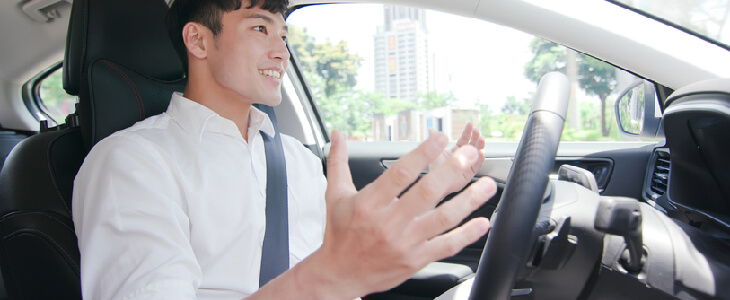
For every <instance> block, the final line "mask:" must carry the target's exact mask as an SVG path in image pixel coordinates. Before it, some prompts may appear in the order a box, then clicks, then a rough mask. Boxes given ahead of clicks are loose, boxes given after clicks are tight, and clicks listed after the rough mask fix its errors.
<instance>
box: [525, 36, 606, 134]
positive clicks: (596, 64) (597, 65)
mask: <svg viewBox="0 0 730 300" xmlns="http://www.w3.org/2000/svg"><path fill="white" fill-rule="evenodd" d="M530 50H531V51H532V54H533V58H532V59H531V60H530V61H529V62H528V63H527V64H525V69H524V75H525V77H526V78H527V79H529V80H530V81H532V82H535V83H538V82H539V81H540V78H542V76H543V75H545V74H547V73H548V72H553V71H558V72H563V73H565V72H566V66H567V62H566V58H567V55H566V51H571V50H568V49H566V48H565V47H563V46H559V45H558V44H556V43H553V42H550V41H547V40H543V39H541V38H537V37H536V38H535V39H533V40H532V42H530ZM576 65H577V69H578V70H577V71H578V84H579V86H580V88H581V89H583V90H585V92H586V94H587V95H591V96H598V98H599V99H600V102H601V104H600V106H599V107H598V108H597V110H598V111H600V120H601V123H599V124H600V125H601V135H602V136H603V137H608V136H610V135H611V133H610V130H611V125H610V124H609V122H608V121H607V120H606V97H608V95H609V94H610V93H611V91H613V89H614V88H615V87H616V75H615V70H616V69H615V68H614V67H613V66H611V65H609V64H608V63H606V62H603V61H600V60H597V59H595V58H593V57H590V56H588V55H585V54H582V53H578V54H577V56H576ZM582 119H584V120H585V119H586V118H585V117H584V118H582ZM611 119H613V118H611Z"/></svg>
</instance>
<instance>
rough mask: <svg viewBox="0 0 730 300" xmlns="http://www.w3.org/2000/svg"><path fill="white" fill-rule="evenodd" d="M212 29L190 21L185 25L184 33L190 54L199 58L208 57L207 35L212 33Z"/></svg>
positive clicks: (184, 39)
mask: <svg viewBox="0 0 730 300" xmlns="http://www.w3.org/2000/svg"><path fill="white" fill-rule="evenodd" d="M210 34H211V32H210V30H207V28H206V27H205V26H203V25H201V24H199V23H195V22H190V23H188V24H185V27H183V30H182V35H183V42H184V43H185V47H187V48H188V55H189V56H192V57H195V58H197V59H205V58H206V57H208V52H207V50H206V49H207V47H206V46H207V44H206V41H205V36H206V35H210Z"/></svg>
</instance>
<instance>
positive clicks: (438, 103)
mask: <svg viewBox="0 0 730 300" xmlns="http://www.w3.org/2000/svg"><path fill="white" fill-rule="evenodd" d="M287 22H288V25H289V43H290V46H291V49H292V52H294V55H295V56H296V57H297V59H298V61H299V65H300V66H301V67H302V73H303V75H304V77H305V80H306V82H307V85H308V87H309V88H310V90H311V91H312V94H313V97H314V99H315V101H316V103H317V105H318V106H319V109H320V111H321V113H322V116H323V119H324V122H325V126H327V127H328V128H327V129H328V130H331V129H338V130H340V131H343V132H344V133H345V134H346V135H347V136H348V139H350V140H360V141H421V140H424V139H425V138H426V137H427V135H428V131H429V129H436V130H439V131H444V132H445V133H446V134H447V135H448V136H449V137H450V138H451V139H452V140H455V139H457V138H458V137H459V134H460V132H461V130H462V129H463V127H464V125H465V124H466V123H467V122H472V123H474V124H475V125H477V126H478V128H480V131H481V132H482V134H483V135H484V136H486V137H487V139H488V140H491V141H517V140H519V139H520V137H521V135H522V129H523V127H524V124H525V121H526V119H527V115H528V113H529V111H530V107H531V101H532V97H533V95H534V93H535V91H536V87H537V83H538V82H539V80H540V78H541V77H542V76H543V75H544V74H546V73H548V72H551V71H559V72H563V73H565V74H566V75H568V78H569V79H570V81H571V86H572V88H571V103H570V105H569V117H568V120H567V122H566V127H565V130H564V132H563V136H562V140H563V141H614V140H624V139H626V137H624V136H621V135H619V131H618V127H617V124H616V118H615V115H614V108H613V107H614V106H613V105H614V102H615V99H616V97H617V95H618V94H619V93H620V92H621V91H622V90H623V89H624V87H626V86H628V85H629V84H631V83H632V82H633V81H634V80H635V78H636V77H635V76H633V75H631V74H630V73H628V72H625V71H623V70H620V69H618V68H615V67H613V66H612V65H610V64H608V63H605V62H602V61H599V60H597V59H594V58H592V57H590V56H587V55H584V54H581V53H577V52H575V51H572V50H570V49H567V48H566V47H564V46H561V45H557V44H555V43H552V42H550V41H547V40H544V39H541V38H538V37H535V36H531V35H528V34H525V33H523V32H520V31H517V30H513V29H511V28H507V27H503V26H499V25H495V24H491V23H488V22H485V21H481V20H475V19H470V18H463V17H460V16H454V15H450V14H445V13H441V12H437V11H429V10H423V9H416V8H409V7H399V6H392V5H369V4H334V5H316V6H308V7H304V8H300V9H298V10H296V11H294V12H293V13H292V14H291V15H290V16H289V18H288V20H287ZM331 24H338V25H337V26H336V27H333V26H331Z"/></svg>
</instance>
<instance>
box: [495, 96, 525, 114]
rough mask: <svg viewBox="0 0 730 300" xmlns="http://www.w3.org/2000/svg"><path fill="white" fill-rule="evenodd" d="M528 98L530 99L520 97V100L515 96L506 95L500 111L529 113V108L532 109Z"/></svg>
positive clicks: (504, 112)
mask: <svg viewBox="0 0 730 300" xmlns="http://www.w3.org/2000/svg"><path fill="white" fill-rule="evenodd" d="M529 100H530V99H522V101H518V100H517V98H516V97H515V96H509V97H507V101H505V102H504V104H503V105H502V113H503V114H512V115H515V114H516V115H527V114H529V113H530V109H532V106H531V105H532V103H531V102H530V101H529Z"/></svg>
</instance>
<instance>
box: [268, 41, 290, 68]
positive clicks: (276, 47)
mask: <svg viewBox="0 0 730 300" xmlns="http://www.w3.org/2000/svg"><path fill="white" fill-rule="evenodd" d="M273 39H274V41H272V43H273V45H272V48H271V51H269V58H271V59H281V60H283V61H284V62H287V61H289V57H290V56H291V55H290V54H289V49H287V48H286V42H285V41H284V40H283V39H282V38H281V37H278V36H275V37H273Z"/></svg>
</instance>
